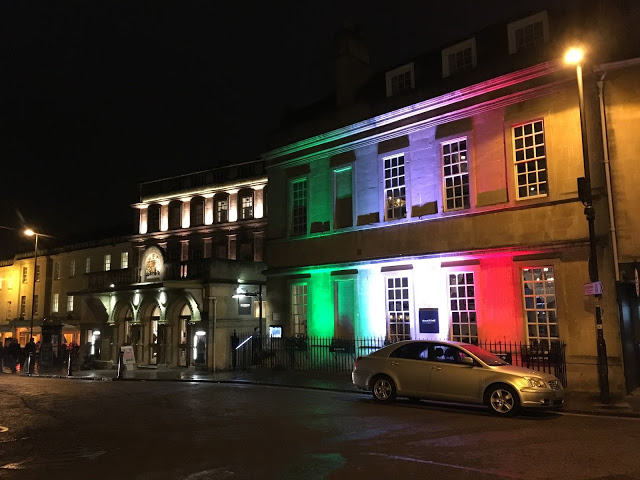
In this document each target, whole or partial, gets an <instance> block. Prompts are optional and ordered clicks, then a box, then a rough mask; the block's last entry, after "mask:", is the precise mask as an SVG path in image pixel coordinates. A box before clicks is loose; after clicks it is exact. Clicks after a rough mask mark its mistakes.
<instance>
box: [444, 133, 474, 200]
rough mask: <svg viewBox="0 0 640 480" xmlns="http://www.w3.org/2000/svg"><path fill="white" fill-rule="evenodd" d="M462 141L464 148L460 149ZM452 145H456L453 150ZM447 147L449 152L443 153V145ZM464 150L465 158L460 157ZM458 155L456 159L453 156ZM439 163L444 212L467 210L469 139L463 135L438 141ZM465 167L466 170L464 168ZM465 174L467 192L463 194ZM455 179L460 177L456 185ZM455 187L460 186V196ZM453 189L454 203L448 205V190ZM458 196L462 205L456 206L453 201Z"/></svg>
mask: <svg viewBox="0 0 640 480" xmlns="http://www.w3.org/2000/svg"><path fill="white" fill-rule="evenodd" d="M462 142H464V147H465V148H464V150H462V149H461V144H462ZM453 145H455V146H456V147H457V149H458V150H457V151H456V152H453V148H451V147H452V146H453ZM447 146H448V147H449V152H447V153H445V151H446V150H447V148H445V147H447ZM461 152H464V156H465V158H464V159H462V153H461ZM455 155H458V158H457V160H456V161H454V160H455V158H454V156H455ZM447 158H448V159H449V163H446V162H447ZM440 163H441V168H442V206H443V210H444V211H445V212H451V211H456V210H468V209H470V208H471V172H470V170H471V169H470V163H471V162H470V161H469V139H468V138H467V137H466V136H464V137H458V138H454V139H451V140H446V141H444V142H441V143H440ZM456 167H458V168H457V172H456ZM465 168H466V170H465ZM465 176H466V179H467V184H466V188H467V193H466V195H465V193H464V188H465V184H464V181H463V180H464V177H465ZM456 179H460V182H461V183H460V185H459V186H458V185H456V183H455V182H456ZM457 188H461V189H462V194H461V196H459V195H457V194H456V189H457ZM451 190H453V193H454V195H453V197H452V200H453V201H454V205H453V206H452V207H449V206H448V200H449V196H448V193H449V191H451ZM465 197H466V199H467V201H466V203H465ZM458 198H460V199H461V201H462V205H461V206H456V204H455V201H456V199H458Z"/></svg>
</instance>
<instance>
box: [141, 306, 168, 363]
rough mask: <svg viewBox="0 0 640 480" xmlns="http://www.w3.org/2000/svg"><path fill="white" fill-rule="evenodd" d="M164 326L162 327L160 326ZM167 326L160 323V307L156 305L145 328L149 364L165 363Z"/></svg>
mask: <svg viewBox="0 0 640 480" xmlns="http://www.w3.org/2000/svg"><path fill="white" fill-rule="evenodd" d="M160 327H162V328H160ZM165 331H166V330H165V326H164V325H162V326H161V325H160V308H159V307H158V306H157V305H156V306H155V307H154V309H153V311H152V312H151V316H150V318H149V321H148V322H147V324H146V328H145V337H146V339H147V341H146V344H147V345H148V350H147V359H148V363H149V365H158V364H161V363H164V343H165V342H164V337H165Z"/></svg>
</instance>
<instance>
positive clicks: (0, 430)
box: [0, 425, 9, 433]
mask: <svg viewBox="0 0 640 480" xmlns="http://www.w3.org/2000/svg"><path fill="white" fill-rule="evenodd" d="M8 431H9V427H3V426H2V425H0V433H4V432H8Z"/></svg>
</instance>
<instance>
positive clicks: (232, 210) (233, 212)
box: [227, 188, 238, 222]
mask: <svg viewBox="0 0 640 480" xmlns="http://www.w3.org/2000/svg"><path fill="white" fill-rule="evenodd" d="M227 193H228V194H229V221H230V222H236V221H238V189H237V188H236V189H234V190H227Z"/></svg>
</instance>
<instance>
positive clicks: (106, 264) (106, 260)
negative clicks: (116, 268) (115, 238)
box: [104, 253, 111, 272]
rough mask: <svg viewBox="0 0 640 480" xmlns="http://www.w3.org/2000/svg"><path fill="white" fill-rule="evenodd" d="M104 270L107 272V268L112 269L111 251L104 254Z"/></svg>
mask: <svg viewBox="0 0 640 480" xmlns="http://www.w3.org/2000/svg"><path fill="white" fill-rule="evenodd" d="M104 270H105V272H106V271H107V270H111V254H110V253H107V254H106V255H105V256H104Z"/></svg>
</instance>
